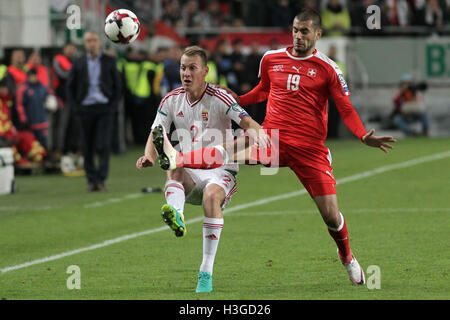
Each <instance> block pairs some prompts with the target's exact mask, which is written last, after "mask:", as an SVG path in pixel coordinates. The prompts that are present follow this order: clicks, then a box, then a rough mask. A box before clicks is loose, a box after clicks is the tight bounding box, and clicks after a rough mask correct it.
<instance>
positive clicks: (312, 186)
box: [249, 129, 336, 197]
mask: <svg viewBox="0 0 450 320" xmlns="http://www.w3.org/2000/svg"><path fill="white" fill-rule="evenodd" d="M264 130H265V131H266V133H267V134H268V135H269V136H270V137H271V141H272V146H271V147H270V148H267V149H260V148H257V147H255V146H252V150H251V156H250V161H249V164H252V163H253V164H262V165H264V166H266V167H289V168H290V169H291V170H292V171H294V173H295V174H296V175H297V177H298V178H299V179H300V181H301V183H302V184H303V186H304V187H305V189H306V190H307V191H308V193H309V194H310V196H311V197H315V196H322V195H330V194H336V188H335V186H336V180H335V179H334V177H333V170H332V168H331V162H332V159H331V153H330V150H329V149H328V148H326V147H325V146H323V145H309V144H307V145H304V146H299V145H298V144H294V143H292V142H293V141H291V143H287V142H286V141H284V140H283V137H281V139H280V138H279V136H278V132H276V131H274V130H270V129H264ZM300 139H301V138H300Z"/></svg>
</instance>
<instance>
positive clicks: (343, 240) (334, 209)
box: [313, 194, 365, 285]
mask: <svg viewBox="0 0 450 320" xmlns="http://www.w3.org/2000/svg"><path fill="white" fill-rule="evenodd" d="M313 199H314V201H315V203H316V205H317V207H318V209H319V211H320V214H321V215H322V218H323V220H324V222H325V224H326V225H327V227H328V232H329V234H330V235H331V237H332V238H333V239H334V241H335V242H336V245H337V247H338V255H339V258H340V260H341V262H342V264H343V265H344V267H345V269H346V270H347V273H348V276H349V279H350V281H351V282H352V283H353V284H357V285H363V284H365V277H364V271H363V269H362V268H361V266H360V265H359V263H358V261H357V260H356V259H355V257H354V256H353V254H352V251H351V249H350V244H349V237H348V231H347V225H346V223H345V219H344V216H343V215H342V213H341V212H340V211H339V208H338V201H337V196H336V194H329V195H322V196H315V197H314V198H313Z"/></svg>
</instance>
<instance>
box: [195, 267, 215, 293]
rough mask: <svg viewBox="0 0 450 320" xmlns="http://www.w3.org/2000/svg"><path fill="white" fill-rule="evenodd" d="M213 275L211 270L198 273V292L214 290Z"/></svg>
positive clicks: (196, 290)
mask: <svg viewBox="0 0 450 320" xmlns="http://www.w3.org/2000/svg"><path fill="white" fill-rule="evenodd" d="M212 291H213V287H212V275H211V274H210V273H209V272H205V271H200V272H199V274H198V283H197V289H195V292H196V293H203V292H212Z"/></svg>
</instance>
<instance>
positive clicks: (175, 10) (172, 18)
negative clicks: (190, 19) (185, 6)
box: [161, 0, 181, 26]
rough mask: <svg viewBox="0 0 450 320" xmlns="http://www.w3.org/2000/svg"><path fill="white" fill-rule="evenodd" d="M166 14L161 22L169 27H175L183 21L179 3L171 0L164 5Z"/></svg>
mask: <svg viewBox="0 0 450 320" xmlns="http://www.w3.org/2000/svg"><path fill="white" fill-rule="evenodd" d="M163 10H164V13H163V15H162V16H161V20H162V21H164V22H165V23H167V24H168V25H171V26H175V24H176V22H177V21H178V20H180V19H181V10H180V5H179V3H178V1H174V0H169V1H165V2H164V3H163Z"/></svg>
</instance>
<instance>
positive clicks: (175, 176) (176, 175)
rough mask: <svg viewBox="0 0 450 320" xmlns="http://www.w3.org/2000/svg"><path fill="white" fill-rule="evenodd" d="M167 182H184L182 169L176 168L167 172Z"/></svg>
mask: <svg viewBox="0 0 450 320" xmlns="http://www.w3.org/2000/svg"><path fill="white" fill-rule="evenodd" d="M166 177H167V180H175V181H178V182H180V183H183V182H184V169H183V168H176V169H174V170H169V171H167V173H166Z"/></svg>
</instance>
